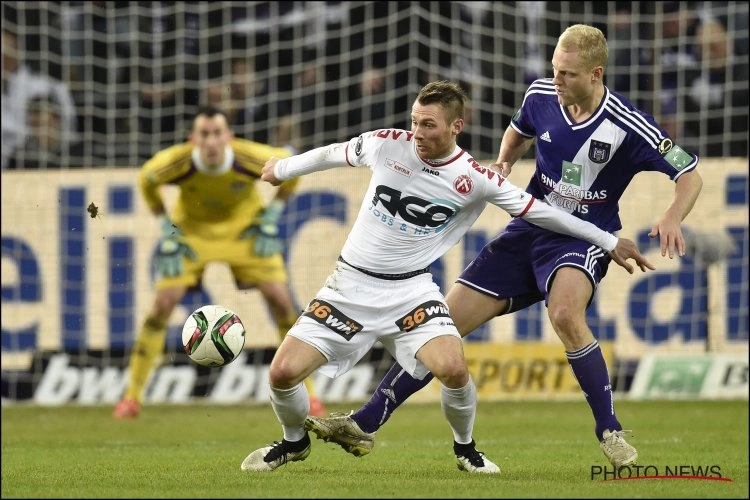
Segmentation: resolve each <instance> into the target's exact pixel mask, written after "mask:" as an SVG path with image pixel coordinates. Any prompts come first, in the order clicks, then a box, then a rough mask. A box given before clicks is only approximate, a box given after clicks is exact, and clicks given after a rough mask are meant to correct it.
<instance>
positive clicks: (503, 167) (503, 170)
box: [490, 161, 512, 177]
mask: <svg viewBox="0 0 750 500" xmlns="http://www.w3.org/2000/svg"><path fill="white" fill-rule="evenodd" d="M490 168H491V169H492V170H494V171H496V172H500V175H502V176H503V177H508V176H509V175H510V170H511V168H512V167H511V165H510V163H508V162H507V161H504V162H502V163H497V162H493V163H490Z"/></svg>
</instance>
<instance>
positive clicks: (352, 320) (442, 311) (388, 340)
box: [287, 262, 461, 380]
mask: <svg viewBox="0 0 750 500" xmlns="http://www.w3.org/2000/svg"><path fill="white" fill-rule="evenodd" d="M287 335H291V336H293V337H295V338H298V339H300V340H302V341H303V342H306V343H308V344H310V345H311V346H313V347H315V348H316V349H318V350H319V351H320V352H321V353H322V354H323V355H324V356H325V357H326V359H328V363H326V364H325V365H323V366H322V367H321V368H320V372H321V373H323V374H324V375H326V376H328V377H331V378H334V377H338V376H339V375H341V374H344V373H346V372H347V371H349V370H350V369H351V368H352V367H353V366H354V365H355V364H356V363H357V361H359V360H360V359H362V357H363V356H364V355H365V354H367V352H368V351H370V349H372V347H373V346H374V345H375V343H376V342H377V341H380V342H381V343H382V344H383V347H385V349H386V350H387V351H388V352H389V353H390V354H391V355H392V356H393V357H394V358H396V361H398V362H399V364H400V365H401V366H402V367H403V368H404V370H406V371H407V372H408V373H409V374H410V375H411V376H413V377H414V378H417V379H420V380H421V379H422V378H424V377H425V375H427V373H429V370H427V368H426V367H425V366H424V365H423V364H422V363H421V362H420V361H418V360H417V358H416V353H417V351H418V350H419V349H420V348H421V347H422V346H423V345H425V344H426V343H427V342H428V341H430V340H432V339H434V338H436V337H440V336H442V335H453V336H454V337H457V338H459V339H460V338H461V336H460V335H459V333H458V330H456V326H455V325H454V324H453V320H452V319H451V317H450V314H449V311H448V306H447V305H446V304H445V297H444V296H443V294H442V293H441V292H440V288H439V287H438V286H437V284H435V282H434V281H433V280H432V274H430V273H429V272H426V273H423V274H420V275H417V276H414V277H413V278H408V279H403V280H384V279H378V278H373V277H371V276H368V275H366V274H364V273H362V272H360V271H357V270H356V269H354V268H352V267H351V266H349V265H348V264H345V263H343V262H337V263H336V269H335V270H334V271H333V273H332V274H331V275H330V276H328V279H327V280H326V282H325V285H323V288H321V289H320V291H318V294H317V296H316V297H315V299H313V300H312V301H310V303H309V304H308V306H307V308H306V309H305V311H304V312H303V313H302V315H301V316H300V317H299V319H298V320H297V322H296V323H295V325H294V326H293V327H292V328H291V329H290V330H289V332H288V333H287Z"/></svg>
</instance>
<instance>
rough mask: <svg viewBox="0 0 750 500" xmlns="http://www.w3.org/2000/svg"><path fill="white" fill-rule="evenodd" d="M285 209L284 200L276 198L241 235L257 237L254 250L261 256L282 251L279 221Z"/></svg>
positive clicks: (242, 236)
mask: <svg viewBox="0 0 750 500" xmlns="http://www.w3.org/2000/svg"><path fill="white" fill-rule="evenodd" d="M263 170H264V171H265V167H264V168H263ZM283 211H284V202H283V201H281V200H279V199H274V200H273V201H271V203H269V204H268V206H267V207H266V208H264V209H263V210H262V211H261V212H260V214H259V215H258V217H257V218H256V219H255V221H253V223H252V224H251V225H250V227H248V228H247V229H245V231H244V232H243V233H242V235H241V236H240V237H241V238H242V239H245V238H255V244H254V245H253V250H254V251H255V253H256V254H257V255H259V256H260V257H269V256H271V255H273V254H275V253H279V252H280V251H281V248H282V245H281V239H280V238H279V226H278V223H279V217H281V213H282V212H283Z"/></svg>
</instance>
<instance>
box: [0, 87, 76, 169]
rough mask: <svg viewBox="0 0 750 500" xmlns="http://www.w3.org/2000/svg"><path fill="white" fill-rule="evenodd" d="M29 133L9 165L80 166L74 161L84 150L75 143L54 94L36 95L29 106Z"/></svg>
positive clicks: (38, 166) (19, 166) (35, 166)
mask: <svg viewBox="0 0 750 500" xmlns="http://www.w3.org/2000/svg"><path fill="white" fill-rule="evenodd" d="M27 121H28V123H27V125H28V134H27V135H26V139H25V141H24V144H23V145H22V146H21V147H18V148H16V150H15V151H14V154H13V157H12V158H11V159H10V161H9V163H8V168H18V169H36V168H40V169H45V168H71V167H80V166H82V165H81V164H80V163H77V162H76V163H73V162H74V161H76V160H72V158H80V156H81V154H82V151H81V145H80V143H78V142H75V143H74V142H72V141H71V138H70V134H69V133H68V130H66V129H65V127H63V122H62V117H61V116H60V107H59V105H58V104H57V103H56V102H55V101H54V99H53V98H52V97H49V98H47V97H37V98H35V99H33V100H32V101H31V102H29V105H28V120H27Z"/></svg>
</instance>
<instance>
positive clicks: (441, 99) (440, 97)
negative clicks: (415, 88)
mask: <svg viewBox="0 0 750 500" xmlns="http://www.w3.org/2000/svg"><path fill="white" fill-rule="evenodd" d="M467 100H468V97H467V95H466V92H465V91H464V89H462V88H461V86H460V85H459V84H457V83H453V82H448V81H445V80H441V81H437V82H430V83H428V84H427V85H425V86H424V87H422V90H420V91H419V94H417V102H418V103H419V104H422V105H423V106H424V105H427V104H439V105H440V107H441V108H443V111H445V119H446V121H447V122H448V123H452V122H453V120H455V119H456V118H461V119H462V120H463V118H464V113H465V109H466V101H467Z"/></svg>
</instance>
